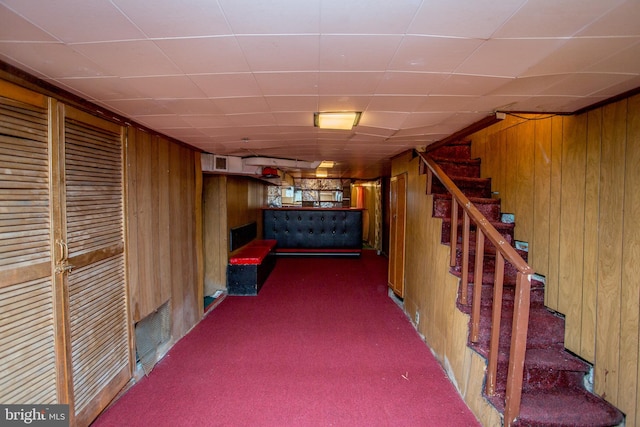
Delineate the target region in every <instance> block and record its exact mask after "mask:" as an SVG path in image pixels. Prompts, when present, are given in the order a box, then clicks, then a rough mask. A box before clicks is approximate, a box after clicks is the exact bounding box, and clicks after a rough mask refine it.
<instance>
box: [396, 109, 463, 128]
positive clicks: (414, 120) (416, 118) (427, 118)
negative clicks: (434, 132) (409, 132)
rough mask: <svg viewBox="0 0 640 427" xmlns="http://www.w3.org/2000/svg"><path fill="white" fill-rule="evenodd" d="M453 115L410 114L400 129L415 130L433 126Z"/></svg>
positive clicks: (449, 113)
mask: <svg viewBox="0 0 640 427" xmlns="http://www.w3.org/2000/svg"><path fill="white" fill-rule="evenodd" d="M453 114H454V113H451V112H445V113H439V112H436V113H431V112H424V113H410V114H409V115H408V116H407V118H406V119H405V121H404V123H403V124H402V127H403V128H405V129H407V128H408V129H411V128H417V127H425V126H433V125H435V124H438V123H440V122H442V121H443V120H445V119H447V118H448V117H451V116H453Z"/></svg>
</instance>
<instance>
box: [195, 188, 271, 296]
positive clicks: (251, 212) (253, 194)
mask: <svg viewBox="0 0 640 427" xmlns="http://www.w3.org/2000/svg"><path fill="white" fill-rule="evenodd" d="M203 186H204V188H203V192H204V206H203V217H204V266H205V267H204V294H205V295H212V294H213V293H214V292H215V291H216V290H224V289H226V287H227V263H228V261H229V232H230V230H231V228H232V227H237V226H239V225H243V224H246V223H249V222H252V221H256V222H257V224H258V231H257V236H258V238H261V237H262V207H264V206H266V204H267V184H266V183H264V182H262V181H259V180H257V179H252V178H248V177H243V176H232V175H229V176H225V175H207V176H205V177H204V182H203Z"/></svg>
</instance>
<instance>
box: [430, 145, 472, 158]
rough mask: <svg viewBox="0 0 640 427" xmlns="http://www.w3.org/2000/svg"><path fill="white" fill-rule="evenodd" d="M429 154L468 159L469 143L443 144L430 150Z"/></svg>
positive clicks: (469, 155) (469, 152)
mask: <svg viewBox="0 0 640 427" xmlns="http://www.w3.org/2000/svg"><path fill="white" fill-rule="evenodd" d="M429 154H430V155H432V156H436V157H443V158H447V159H469V158H471V145H470V144H457V145H445V146H443V147H440V148H437V149H435V150H433V151H431V152H429Z"/></svg>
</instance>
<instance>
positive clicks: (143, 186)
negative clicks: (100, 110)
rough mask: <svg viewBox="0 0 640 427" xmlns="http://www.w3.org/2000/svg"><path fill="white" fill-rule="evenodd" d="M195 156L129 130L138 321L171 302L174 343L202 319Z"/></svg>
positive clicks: (132, 274) (131, 252) (133, 294)
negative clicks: (196, 218) (199, 286)
mask: <svg viewBox="0 0 640 427" xmlns="http://www.w3.org/2000/svg"><path fill="white" fill-rule="evenodd" d="M194 156H195V153H194V151H193V150H191V149H189V148H187V147H184V146H181V145H179V144H177V143H174V142H172V141H169V140H167V139H166V138H164V137H160V136H157V135H151V134H149V133H147V132H144V131H142V130H139V129H135V128H130V129H129V138H128V143H127V166H128V169H127V195H128V197H127V200H128V203H129V205H128V209H127V223H128V228H127V232H128V236H127V241H128V265H129V267H128V269H127V273H128V275H129V283H130V285H131V286H130V298H131V307H132V310H133V318H134V321H136V322H137V321H139V320H141V319H143V318H145V317H146V316H147V315H149V314H151V313H153V312H154V311H155V310H156V309H158V308H159V307H160V306H161V305H162V304H164V303H165V302H166V301H167V300H169V299H170V300H171V313H172V314H171V316H172V317H171V322H172V335H173V339H174V340H177V339H179V338H181V337H182V336H183V335H184V334H185V333H186V332H187V331H188V330H189V329H191V327H193V326H194V325H195V324H196V323H197V322H198V320H199V319H200V313H201V310H200V309H199V307H200V306H201V303H200V302H199V300H198V298H197V296H198V294H199V292H200V293H201V292H202V291H201V290H198V278H197V259H196V258H197V239H196V237H197V236H196V228H195V209H196V197H197V196H196V171H195V166H194V165H195V158H194Z"/></svg>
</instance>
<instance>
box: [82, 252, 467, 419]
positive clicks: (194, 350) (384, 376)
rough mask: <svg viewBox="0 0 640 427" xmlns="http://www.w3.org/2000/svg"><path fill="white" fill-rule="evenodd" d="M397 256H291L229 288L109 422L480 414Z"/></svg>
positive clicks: (122, 400)
mask: <svg viewBox="0 0 640 427" xmlns="http://www.w3.org/2000/svg"><path fill="white" fill-rule="evenodd" d="M386 263H387V260H386V258H384V257H379V256H377V255H376V253H375V252H374V251H365V252H364V253H363V255H362V257H361V258H359V259H352V258H349V259H344V258H342V259H339V258H302V259H301V258H280V259H278V261H277V264H276V267H275V269H274V271H273V273H271V276H270V277H269V279H268V280H267V282H266V283H265V285H264V287H263V288H262V290H261V291H260V294H259V295H258V296H257V297H227V298H226V299H225V300H224V301H222V303H221V304H220V305H219V306H218V307H216V308H215V309H214V310H213V311H212V312H211V313H209V315H208V316H207V317H206V318H205V319H204V320H203V321H202V322H201V323H200V324H199V325H198V326H197V327H196V328H194V330H193V331H192V332H191V333H189V335H187V336H186V337H185V338H184V339H182V340H181V341H180V342H178V343H177V344H176V345H175V346H174V347H173V348H172V349H171V351H170V352H169V353H168V354H167V356H165V358H164V359H163V360H162V361H161V362H160V363H159V364H158V365H157V366H156V367H155V369H154V370H153V371H152V372H151V374H150V375H149V376H148V377H146V378H144V379H143V380H142V381H140V382H139V383H138V384H137V385H136V386H134V387H133V388H132V389H131V390H129V391H128V392H127V393H126V394H125V395H124V396H123V397H122V398H120V399H119V400H118V401H117V402H116V403H115V404H114V405H113V406H112V407H111V408H109V409H108V410H107V411H106V412H105V413H104V414H102V415H101V416H100V417H99V418H98V419H97V420H96V422H95V423H94V424H93V425H94V426H96V427H103V426H118V427H120V426H154V427H159V426H246V425H251V426H474V425H479V424H478V422H477V421H476V419H475V417H474V416H473V414H471V412H470V411H469V409H468V408H467V407H466V406H465V404H464V403H463V401H462V400H461V398H460V396H459V394H458V393H457V392H456V390H455V389H454V387H453V386H452V384H451V383H450V382H449V380H448V378H447V377H446V376H445V373H444V371H443V370H442V368H441V366H440V365H439V364H438V363H437V361H436V360H435V359H434V357H433V356H432V354H431V353H430V351H429V349H428V348H427V346H426V345H425V344H424V343H423V342H422V340H421V339H420V337H419V336H418V334H417V333H416V331H415V330H414V328H413V326H412V325H411V324H410V323H409V320H408V319H407V318H406V317H405V315H404V313H403V312H402V310H401V309H400V308H399V307H398V306H397V305H396V304H395V303H394V302H393V301H392V300H391V299H390V298H389V297H388V296H387V273H386V271H387V270H386Z"/></svg>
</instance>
